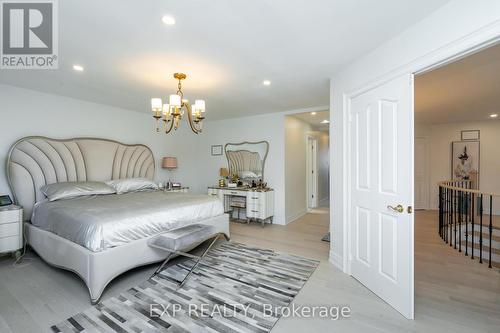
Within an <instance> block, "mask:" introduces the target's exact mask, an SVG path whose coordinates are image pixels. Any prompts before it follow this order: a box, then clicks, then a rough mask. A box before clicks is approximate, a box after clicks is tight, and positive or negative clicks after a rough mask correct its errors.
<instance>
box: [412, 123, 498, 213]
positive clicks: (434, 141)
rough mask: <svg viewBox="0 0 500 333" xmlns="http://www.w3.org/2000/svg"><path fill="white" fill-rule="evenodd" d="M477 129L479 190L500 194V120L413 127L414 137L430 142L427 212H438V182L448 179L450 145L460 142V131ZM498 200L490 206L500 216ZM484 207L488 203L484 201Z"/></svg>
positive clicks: (487, 205) (449, 172)
mask: <svg viewBox="0 0 500 333" xmlns="http://www.w3.org/2000/svg"><path fill="white" fill-rule="evenodd" d="M470 129H477V130H480V131H481V137H480V144H481V145H480V175H479V177H480V182H479V184H480V190H481V191H484V192H494V193H499V194H500V121H497V120H490V121H480V122H465V123H449V124H437V125H416V127H415V134H416V135H417V136H423V137H427V140H428V143H429V151H430V153H429V156H430V161H429V192H430V193H429V198H430V209H438V186H437V183H438V182H440V181H443V180H447V179H450V177H451V142H452V141H460V132H461V131H463V130H470ZM498 201H499V200H498V199H497V200H496V201H495V202H494V205H493V207H494V208H495V213H496V214H499V213H500V207H499V205H500V202H498ZM485 208H486V209H487V208H489V204H487V202H486V201H485Z"/></svg>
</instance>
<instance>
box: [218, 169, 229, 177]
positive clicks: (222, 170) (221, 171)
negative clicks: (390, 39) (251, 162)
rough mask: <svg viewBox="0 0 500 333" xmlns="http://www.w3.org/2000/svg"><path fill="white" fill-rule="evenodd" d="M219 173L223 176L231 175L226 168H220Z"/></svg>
mask: <svg viewBox="0 0 500 333" xmlns="http://www.w3.org/2000/svg"><path fill="white" fill-rule="evenodd" d="M219 175H220V176H221V177H227V176H229V170H227V169H226V168H220V170H219Z"/></svg>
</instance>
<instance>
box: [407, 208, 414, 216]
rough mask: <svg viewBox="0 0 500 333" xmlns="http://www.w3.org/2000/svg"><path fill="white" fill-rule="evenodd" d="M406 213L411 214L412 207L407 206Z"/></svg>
mask: <svg viewBox="0 0 500 333" xmlns="http://www.w3.org/2000/svg"><path fill="white" fill-rule="evenodd" d="M407 211H408V214H412V213H413V207H412V206H408V208H407Z"/></svg>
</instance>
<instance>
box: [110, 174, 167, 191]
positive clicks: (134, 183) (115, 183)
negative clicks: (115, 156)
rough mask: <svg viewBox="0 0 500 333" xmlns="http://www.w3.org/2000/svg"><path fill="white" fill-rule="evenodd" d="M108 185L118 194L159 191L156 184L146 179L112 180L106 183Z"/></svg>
mask: <svg viewBox="0 0 500 333" xmlns="http://www.w3.org/2000/svg"><path fill="white" fill-rule="evenodd" d="M106 185H109V186H111V187H112V188H114V189H115V190H116V193H117V194H124V193H128V192H136V191H144V190H157V189H158V185H156V184H155V183H153V182H152V181H150V180H149V179H146V178H127V179H116V180H110V181H108V182H106Z"/></svg>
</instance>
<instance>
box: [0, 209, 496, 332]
mask: <svg viewBox="0 0 500 333" xmlns="http://www.w3.org/2000/svg"><path fill="white" fill-rule="evenodd" d="M436 218H437V215H436V213H435V212H417V214H416V222H415V231H416V235H415V294H416V295H415V309H416V319H415V320H414V321H410V320H406V319H405V318H403V317H402V316H401V315H400V314H399V313H398V312H396V311H395V310H393V309H392V308H391V307H390V306H389V305H387V304H386V303H385V302H383V301H382V300H381V299H379V298H378V297H377V296H375V295H374V294H373V293H371V292H370V291H369V290H368V289H366V288H365V287H363V286H362V285H361V284H360V283H358V282H357V281H356V280H355V279H353V278H351V277H349V276H347V275H345V274H343V273H342V272H340V271H339V270H338V269H336V268H335V267H333V265H331V264H330V263H329V262H328V251H329V243H326V242H322V241H321V237H323V235H324V234H325V233H326V232H327V231H328V224H329V221H328V219H329V218H328V211H327V210H326V209H319V210H316V211H314V212H313V213H312V214H307V215H306V216H304V217H302V218H301V219H299V220H297V221H295V222H293V223H291V224H289V225H287V226H277V225H272V226H270V225H268V226H266V227H265V228H262V227H261V226H260V225H258V224H250V225H244V224H236V223H232V224H231V232H232V237H233V240H234V241H237V242H242V243H247V244H252V245H256V246H259V247H264V248H271V249H274V250H277V251H283V252H289V253H294V254H297V255H302V256H305V257H309V258H314V259H318V260H320V261H321V264H320V265H319V267H318V268H317V270H316V271H315V272H314V274H313V275H312V276H311V278H310V279H309V281H308V282H307V283H306V285H305V286H304V288H303V289H302V291H301V292H300V293H299V295H298V296H297V297H296V298H295V300H294V303H296V304H299V305H348V306H350V307H351V310H352V315H351V317H350V318H348V319H342V320H337V321H333V320H330V319H321V318H310V319H301V318H282V319H280V320H279V321H278V324H277V325H276V326H275V327H274V329H273V333H275V332H498V330H499V327H500V274H499V272H498V270H492V269H488V268H487V266H486V265H484V264H483V265H481V264H479V263H477V262H473V261H472V260H471V259H470V258H469V257H465V256H464V255H463V254H461V253H458V252H456V251H455V250H453V249H450V248H449V247H448V246H445V245H444V243H443V242H442V240H441V239H440V238H439V236H438V234H437V230H436V225H437V220H436ZM28 259H29V260H28ZM12 263H13V262H12V259H11V258H9V257H3V258H0V332H2V333H4V332H6V333H7V332H15V333H18V332H19V333H31V332H49V327H50V325H52V324H54V323H57V322H59V321H61V320H63V319H65V318H67V317H69V316H71V315H73V314H75V313H78V312H80V311H83V310H85V309H87V308H88V307H89V306H90V304H89V299H88V293H87V290H86V288H85V286H84V284H83V283H82V282H81V281H80V279H79V278H77V277H76V276H75V275H74V274H73V273H69V272H66V271H63V270H60V269H56V268H52V267H50V266H48V265H46V264H45V263H44V262H43V261H41V260H40V259H39V258H38V257H37V256H36V255H34V254H33V253H30V254H29V255H28V257H27V260H25V261H24V262H23V263H22V264H20V265H18V266H13V265H12ZM155 268H156V265H151V266H146V267H142V268H138V269H136V270H133V271H131V272H128V273H126V274H123V275H122V276H121V277H119V278H118V279H116V280H114V281H113V282H112V283H111V284H110V286H109V287H108V288H107V289H106V291H105V294H104V296H103V297H104V298H108V297H111V296H114V295H116V294H119V293H120V292H121V291H123V290H125V289H127V288H129V287H131V286H134V285H136V284H138V283H140V282H141V281H143V280H145V279H146V278H147V277H148V276H149V275H150V274H151V273H152V271H153V270H154V269H155Z"/></svg>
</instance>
